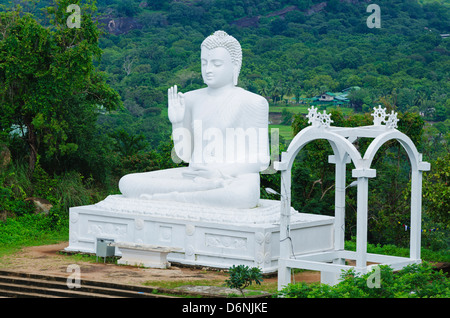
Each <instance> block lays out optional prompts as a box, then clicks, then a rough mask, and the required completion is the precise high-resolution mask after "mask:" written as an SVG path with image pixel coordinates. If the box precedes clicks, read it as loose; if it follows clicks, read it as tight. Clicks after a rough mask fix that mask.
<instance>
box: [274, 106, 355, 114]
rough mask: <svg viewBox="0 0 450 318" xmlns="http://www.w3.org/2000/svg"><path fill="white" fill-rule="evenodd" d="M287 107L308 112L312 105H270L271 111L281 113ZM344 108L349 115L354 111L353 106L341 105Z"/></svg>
mask: <svg viewBox="0 0 450 318" xmlns="http://www.w3.org/2000/svg"><path fill="white" fill-rule="evenodd" d="M314 107H316V108H317V107H320V106H314ZM284 108H286V109H287V110H288V111H290V112H291V113H294V114H298V113H300V114H305V115H306V114H308V108H311V105H296V106H292V105H289V104H288V105H276V106H274V105H271V106H269V112H271V113H281V112H282V111H283V109H284ZM335 108H336V106H328V107H327V113H328V112H330V110H331V109H335ZM339 108H340V109H341V110H342V113H343V114H344V115H349V114H350V113H352V112H353V108H350V107H339Z"/></svg>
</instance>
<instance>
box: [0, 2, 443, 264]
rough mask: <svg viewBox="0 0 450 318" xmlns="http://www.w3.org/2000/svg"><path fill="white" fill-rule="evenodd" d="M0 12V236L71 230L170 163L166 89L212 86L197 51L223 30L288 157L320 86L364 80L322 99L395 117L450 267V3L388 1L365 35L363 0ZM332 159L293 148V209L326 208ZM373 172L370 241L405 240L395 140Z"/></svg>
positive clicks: (337, 117)
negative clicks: (74, 220)
mask: <svg viewBox="0 0 450 318" xmlns="http://www.w3.org/2000/svg"><path fill="white" fill-rule="evenodd" d="M0 3H2V4H4V7H3V8H0V82H1V83H2V85H1V87H0V108H1V110H0V153H1V154H2V155H0V168H1V171H0V212H1V213H2V218H3V219H5V218H6V220H7V221H6V222H5V223H2V229H3V227H5V226H7V225H10V226H12V227H13V228H14V227H16V226H18V225H17V223H14V222H16V221H18V220H21V218H23V220H24V221H23V222H24V224H26V226H30V220H38V219H39V222H38V221H36V224H41V223H40V222H43V223H42V225H39V226H38V228H36V229H37V230H36V232H35V233H36V234H32V235H29V236H30V237H38V235H41V234H42V235H44V232H45V231H41V229H42V230H43V229H52V231H53V230H54V231H56V233H57V234H56V235H57V236H58V235H60V233H59V232H58V230H62V231H63V235H66V237H67V214H68V208H69V207H70V206H74V205H81V204H90V203H94V202H97V201H99V200H101V199H102V198H104V197H105V196H106V195H108V194H110V193H117V191H118V189H117V181H118V179H119V178H120V177H121V176H122V175H124V174H126V173H129V172H137V171H151V170H156V169H164V168H169V167H173V166H175V164H174V163H173V162H172V160H171V156H170V154H171V148H172V144H171V142H170V125H169V121H168V119H167V102H166V91H167V88H168V87H170V86H171V85H174V84H177V85H178V86H179V87H180V88H181V90H182V91H184V92H185V91H189V90H192V89H196V88H199V87H202V86H203V82H202V79H201V76H200V63H199V53H200V50H199V46H200V43H201V41H203V39H204V38H205V37H206V36H207V35H209V34H211V33H212V32H213V31H215V30H218V29H223V30H224V31H227V32H228V33H230V34H232V35H233V36H235V37H236V38H237V39H238V40H239V41H240V43H241V45H242V47H243V54H244V57H243V58H244V60H243V66H242V71H241V76H240V81H239V85H240V86H241V87H244V88H246V89H248V90H250V91H253V92H256V93H258V94H261V95H263V96H265V97H266V98H267V99H268V100H269V103H270V109H271V111H272V112H273V113H280V114H281V119H282V120H281V121H280V123H277V125H278V126H275V125H274V126H273V128H280V132H281V138H280V139H281V141H282V144H281V145H280V150H283V149H286V147H287V145H288V142H289V140H290V139H291V138H292V134H291V133H293V134H295V133H297V132H298V131H300V129H302V128H303V127H305V126H306V125H307V123H306V120H305V117H304V114H305V113H306V112H307V109H308V107H310V102H309V101H308V98H311V97H314V96H317V95H319V94H322V93H324V92H340V91H342V90H344V89H346V88H349V87H355V86H357V87H360V89H354V90H352V91H351V92H350V94H349V95H348V98H349V100H350V102H349V103H347V104H345V105H341V107H336V106H335V105H334V104H329V105H330V106H328V104H326V103H324V104H322V105H321V106H320V107H321V109H325V108H326V109H327V110H328V111H329V112H331V113H332V119H333V120H334V123H333V125H336V126H355V125H364V124H370V123H371V116H370V115H369V114H368V113H370V112H371V110H372V108H373V107H375V106H378V105H382V106H383V107H386V108H387V110H388V111H391V110H395V111H397V112H399V118H400V122H399V129H400V130H401V131H403V132H405V133H406V134H407V135H408V136H410V137H411V138H412V139H413V141H414V142H415V143H416V145H417V147H418V148H419V150H420V151H421V152H422V153H423V154H424V160H426V161H429V162H430V163H431V164H432V171H430V172H429V173H426V174H425V178H424V186H423V192H424V199H423V229H424V230H425V231H424V233H423V237H422V243H423V246H424V247H425V248H427V249H429V250H431V251H440V252H441V253H442V254H443V256H442V258H441V260H446V261H448V260H449V258H450V256H449V237H450V236H449V230H450V229H449V211H450V202H449V197H450V196H449V193H448V177H449V169H450V168H449V167H450V163H449V162H450V160H449V159H450V157H449V154H448V153H449V148H448V142H449V138H450V119H449V113H450V96H449V93H448V92H449V91H450V81H449V74H450V55H449V54H450V38H449V37H444V36H441V34H447V33H449V32H450V10H449V4H448V2H446V1H415V0H407V1H400V0H394V1H387V0H379V1H377V4H378V5H379V6H380V8H381V28H379V29H377V28H373V29H371V28H368V27H367V24H366V19H367V17H368V16H369V15H370V13H367V12H366V7H367V3H365V2H363V1H351V2H350V1H338V0H330V1H316V0H308V1H298V0H279V1H274V0H263V1H257V0H196V1H190V0H186V1H170V0H158V1H155V0H151V1H150V0H149V1H145V0H144V1H141V0H136V1H135V0H111V1H106V0H99V1H98V2H97V4H96V5H94V4H93V3H92V2H91V1H87V2H86V1H75V0H73V1H72V0H71V1H66V0H64V1H63V0H58V1H44V0H41V1H40V2H36V1H29V2H23V3H22V9H21V10H22V11H18V10H16V11H12V10H11V9H12V5H11V4H9V3H8V1H0ZM69 3H79V4H80V6H81V12H82V20H81V21H82V23H81V28H80V29H68V28H67V27H66V24H65V21H66V19H67V17H68V16H69V15H70V13H67V12H65V8H66V7H67V5H68V4H69ZM324 3H325V5H324ZM44 8H49V9H45V10H42V9H44ZM26 12H29V14H26ZM100 31H101V32H100ZM291 124H292V126H291ZM359 142H360V146H361V149H364V147H367V142H368V141H366V140H361V141H359ZM329 154H331V148H330V147H329V146H328V145H327V144H325V143H319V142H317V143H313V144H311V145H309V146H308V147H307V148H306V149H305V151H304V152H302V153H301V154H300V156H299V158H298V160H297V161H296V163H295V168H294V171H293V178H294V179H295V182H293V189H292V193H293V206H294V207H295V208H296V209H297V210H299V211H302V212H308V213H321V214H331V215H332V214H333V207H334V206H333V205H334V199H333V198H334V188H333V181H334V172H333V168H334V167H333V165H331V164H328V160H327V156H328V155H329ZM9 157H11V161H9V160H6V161H5V162H6V163H5V164H4V165H3V163H2V160H3V159H4V158H9ZM350 168H351V167H349V171H350V170H351V169H350ZM374 168H376V169H377V178H375V179H373V180H371V182H370V191H371V193H370V202H369V206H370V211H369V242H370V243H373V244H381V245H389V244H394V245H396V246H398V247H405V246H407V245H408V244H409V232H408V231H405V228H406V227H407V226H409V202H410V198H409V188H408V187H409V172H410V168H409V164H408V162H407V160H406V154H405V152H404V150H403V149H402V148H401V146H400V145H399V144H398V143H390V144H387V145H386V146H385V147H384V148H383V149H381V150H380V151H379V155H378V157H377V158H376V160H375V161H374ZM347 181H348V183H350V182H351V181H352V178H351V176H350V175H349V176H348V180H347ZM265 187H270V188H273V189H275V190H277V191H278V190H279V174H273V175H263V176H262V188H265ZM355 192H356V191H355V190H354V189H353V188H349V189H348V198H347V211H346V238H347V239H348V240H351V238H352V236H353V235H355V229H356V227H355V207H356V204H355V201H356V198H355ZM261 194H262V197H264V198H274V199H278V198H277V197H275V196H272V195H269V194H268V193H266V192H265V191H264V190H262V191H261ZM32 196H34V197H41V198H45V199H46V200H48V201H50V203H51V204H52V205H53V208H52V210H50V212H49V214H48V216H47V217H41V216H39V217H38V216H32V213H33V210H34V207H33V206H32V205H30V203H29V201H26V200H25V199H26V198H29V197H32ZM14 216H16V217H17V219H15V220H16V221H13V220H11V218H13V217H14ZM34 218H36V219H34ZM15 224H16V225H15ZM13 232H14V231H13ZM16 232H17V233H19V232H20V233H25V232H21V231H19V230H17V231H16ZM0 233H3V234H1V235H3V236H5V237H6V236H7V237H9V238H8V239H6V240H5V241H3V240H2V241H1V242H2V243H3V242H7V243H6V244H10V243H12V241H14V242H21V240H20V239H18V238H15V236H14V237H13V236H11V235H12V234H5V233H12V232H11V231H6V230H2V231H0ZM39 233H41V234H39ZM64 233H65V234H64ZM35 235H37V236H35Z"/></svg>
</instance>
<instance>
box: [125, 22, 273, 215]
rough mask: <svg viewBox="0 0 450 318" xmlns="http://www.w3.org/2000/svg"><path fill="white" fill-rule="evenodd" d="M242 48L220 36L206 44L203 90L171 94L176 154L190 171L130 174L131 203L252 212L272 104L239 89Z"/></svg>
mask: <svg viewBox="0 0 450 318" xmlns="http://www.w3.org/2000/svg"><path fill="white" fill-rule="evenodd" d="M241 64H242V50H241V46H240V44H239V42H238V41H237V40H236V39H235V38H234V37H232V36H230V35H228V34H227V33H226V32H223V31H216V32H215V33H214V34H213V35H211V36H209V37H207V38H206V39H205V40H204V41H203V43H202V45H201V70H202V77H203V80H204V82H205V84H206V85H207V87H205V88H201V89H198V90H194V91H190V92H187V93H184V94H183V93H180V92H178V89H177V86H173V87H171V88H169V90H168V107H169V109H168V112H169V120H170V121H171V123H172V137H173V140H174V148H175V152H176V154H177V155H178V157H179V158H181V159H182V160H183V161H185V162H188V163H189V166H188V167H182V168H173V169H166V170H159V171H152V172H145V173H134V174H128V175H125V176H124V177H122V178H121V180H120V181H119V189H120V191H121V192H122V194H123V195H124V196H126V197H135V198H140V199H149V200H164V201H176V202H186V203H192V204H198V205H206V206H216V207H217V206H218V207H232V208H253V207H256V206H257V205H258V200H259V197H260V175H259V173H260V172H261V171H263V170H265V169H267V167H268V166H269V163H270V155H269V142H268V113H269V112H268V109H269V108H268V103H267V101H266V99H265V98H264V97H262V96H259V95H256V94H254V93H251V92H248V91H246V90H244V89H242V88H239V87H237V86H236V85H237V81H238V76H239V72H240V68H241Z"/></svg>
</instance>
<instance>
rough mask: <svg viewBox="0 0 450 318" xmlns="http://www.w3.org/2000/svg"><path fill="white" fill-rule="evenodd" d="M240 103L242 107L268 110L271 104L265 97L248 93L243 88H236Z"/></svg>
mask: <svg viewBox="0 0 450 318" xmlns="http://www.w3.org/2000/svg"><path fill="white" fill-rule="evenodd" d="M236 93H237V96H236V97H238V99H239V102H240V104H241V105H242V106H249V107H258V108H268V107H269V103H268V102H267V99H265V98H264V97H263V96H261V95H258V94H255V93H253V92H250V91H247V90H245V89H243V88H236Z"/></svg>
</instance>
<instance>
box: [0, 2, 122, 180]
mask: <svg viewBox="0 0 450 318" xmlns="http://www.w3.org/2000/svg"><path fill="white" fill-rule="evenodd" d="M72 3H74V1H68V0H58V1H55V3H54V6H52V7H48V8H47V12H48V14H49V19H50V23H51V24H52V27H51V28H47V27H44V26H42V25H40V24H39V23H38V22H37V21H36V20H35V19H34V18H33V16H32V15H31V14H29V13H22V12H21V11H20V7H18V8H16V10H11V11H7V12H2V13H0V29H1V30H2V32H1V34H0V37H1V41H0V82H1V84H2V85H1V88H0V101H1V109H2V112H1V113H2V115H1V119H0V120H1V121H0V127H1V128H2V129H5V130H10V129H11V128H10V127H11V126H12V125H17V126H19V127H24V129H25V131H26V133H25V134H24V135H23V139H24V141H25V142H26V143H27V145H28V147H29V149H30V150H29V168H30V171H33V170H34V166H35V163H36V160H37V157H38V155H39V154H41V155H42V159H43V161H47V162H48V163H51V165H52V166H53V167H55V166H56V167H58V163H59V162H60V160H61V158H63V157H67V156H69V157H70V155H73V154H75V153H76V152H77V150H79V147H80V146H81V145H83V146H85V145H86V144H85V143H84V142H83V141H82V140H81V139H82V138H83V137H85V138H93V136H94V135H95V132H96V131H95V126H94V125H95V118H96V116H97V114H98V113H99V112H100V111H101V110H102V109H104V110H111V109H114V108H116V107H117V106H118V105H120V104H121V102H120V96H119V95H118V94H117V93H116V92H115V91H114V90H113V89H111V88H110V87H109V86H108V85H107V84H106V79H105V75H104V74H102V73H100V72H98V71H96V69H95V67H94V64H93V60H94V59H95V58H97V59H98V58H99V57H100V55H101V50H100V48H99V47H98V38H99V30H98V28H97V25H96V24H95V23H94V21H93V19H92V15H93V13H94V12H95V10H96V7H95V6H94V5H93V4H91V3H90V4H86V5H84V6H82V10H81V12H82V16H81V27H80V28H68V26H67V24H66V21H67V18H68V17H69V15H70V14H71V13H66V8H67V6H68V5H69V4H72ZM75 3H78V1H75ZM86 131H91V134H90V136H89V137H88V136H86Z"/></svg>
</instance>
